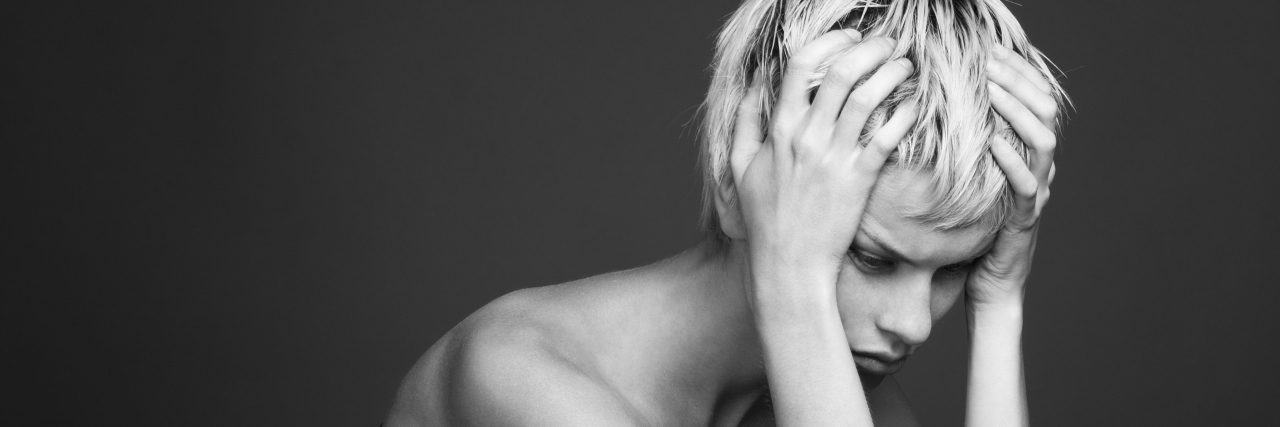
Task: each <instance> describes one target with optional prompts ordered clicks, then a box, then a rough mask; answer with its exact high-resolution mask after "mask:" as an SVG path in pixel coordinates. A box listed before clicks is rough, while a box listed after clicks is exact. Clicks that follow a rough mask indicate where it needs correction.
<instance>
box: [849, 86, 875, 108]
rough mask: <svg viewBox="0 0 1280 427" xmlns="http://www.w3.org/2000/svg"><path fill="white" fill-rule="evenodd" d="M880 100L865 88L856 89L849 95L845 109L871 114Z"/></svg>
mask: <svg viewBox="0 0 1280 427" xmlns="http://www.w3.org/2000/svg"><path fill="white" fill-rule="evenodd" d="M877 104H879V100H878V99H876V97H875V96H874V95H870V94H868V93H867V91H865V90H855V91H853V93H852V94H850V95H849V101H848V103H847V105H846V106H845V109H846V110H847V111H849V112H852V113H857V114H871V112H872V111H875V109H876V105H877Z"/></svg>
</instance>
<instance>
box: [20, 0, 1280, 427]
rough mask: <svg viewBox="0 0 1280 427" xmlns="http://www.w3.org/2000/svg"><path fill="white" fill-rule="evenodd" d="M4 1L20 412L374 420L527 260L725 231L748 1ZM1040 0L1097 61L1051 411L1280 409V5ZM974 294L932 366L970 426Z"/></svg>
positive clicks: (915, 376) (71, 418)
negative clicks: (717, 202) (708, 159)
mask: <svg viewBox="0 0 1280 427" xmlns="http://www.w3.org/2000/svg"><path fill="white" fill-rule="evenodd" d="M29 3H33V4H28V5H24V6H22V7H23V9H13V8H14V6H13V5H7V6H3V8H5V10H4V11H3V13H2V14H3V16H5V21H6V22H7V23H6V25H5V26H4V27H5V30H4V31H5V33H6V39H7V41H6V42H5V43H4V50H5V52H6V55H5V59H4V61H3V62H4V66H3V68H4V69H5V74H6V75H8V76H9V77H8V78H7V79H6V82H5V85H4V87H5V96H4V97H3V98H4V102H5V104H8V106H9V108H7V109H6V110H8V112H7V113H5V120H4V122H5V126H4V131H3V132H4V135H5V137H4V144H3V146H4V153H5V154H4V155H3V156H0V158H3V159H4V163H5V166H4V167H3V168H2V169H3V170H2V171H0V174H3V177H4V181H3V182H4V188H5V192H4V194H5V197H4V202H3V206H4V211H5V212H6V213H8V214H9V215H6V217H8V220H7V221H6V223H5V226H4V228H3V230H4V235H3V236H0V237H3V241H4V260H5V264H6V266H5V268H4V270H5V274H4V276H3V277H5V279H4V282H5V284H4V286H3V287H2V289H3V291H0V292H3V293H2V294H0V300H2V301H3V307H4V309H3V310H2V311H0V313H2V314H0V316H3V317H0V321H2V324H3V326H0V327H2V328H3V329H2V331H3V337H4V344H3V346H0V348H2V350H0V352H3V353H2V354H3V355H4V356H5V359H6V360H9V361H10V362H8V363H6V366H5V374H4V380H3V381H2V382H3V383H4V386H3V389H4V392H5V396H4V397H5V402H6V404H5V406H6V408H7V409H6V411H5V414H4V415H0V418H4V419H9V420H11V421H9V422H5V424H11V425H20V423H19V421H20V422H22V423H21V424H28V423H30V424H34V423H37V422H39V423H42V424H53V425H58V424H70V423H73V422H96V423H105V424H140V425H175V424H180V425H241V424H245V425H304V424H305V425H368V426H373V425H376V424H377V423H378V422H379V421H380V420H381V418H382V416H383V415H384V414H385V412H386V410H387V409H388V407H389V404H390V401H391V398H392V396H393V394H394V392H395V389H396V386H397V384H398V382H399V381H400V378H401V377H402V375H403V374H404V373H405V372H406V370H407V369H408V368H409V366H410V364H411V363H412V362H413V361H414V360H415V359H416V358H417V357H418V356H419V355H420V354H421V353H422V352H423V351H424V350H426V348H427V347H428V346H430V344H431V343H432V342H433V341H435V340H436V339H437V338H439V337H440V335H441V334H443V333H444V332H445V331H446V330H448V329H449V328H450V327H452V326H453V325H454V324H456V323H457V322H458V321H460V320H461V319H462V318H463V317H464V316H466V315H467V314H468V313H470V312H471V311H473V310H475V309H476V308H478V307H480V306H481V305H483V304H484V303H486V302H487V301H489V300H491V299H493V298H495V297H497V296H499V295H502V294H503V293H506V292H509V291H511V290H514V289H517V288H521V287H528V286H539V285H547V284H552V283H558V282H562V281H566V280H570V279H576V278H581V277H585V276H588V275H594V274H598V273H604V272H607V271H611V270H616V269H622V268H628V267H633V266H637V265H641V264H644V263H648V262H651V261H654V260H657V259H660V258H662V257H665V256H668V255H670V254H673V253H675V252H677V251H680V250H681V249H683V248H686V247H688V246H690V245H692V244H693V243H694V242H695V241H696V239H697V238H698V233H697V230H696V219H697V210H698V206H699V204H698V200H699V194H698V192H699V184H698V175H697V172H696V169H695V163H694V159H695V155H696V149H695V144H694V138H693V136H694V133H695V132H694V127H693V126H692V125H690V123H691V119H692V117H693V112H694V108H695V107H696V105H697V104H698V102H699V101H700V99H701V96H702V94H703V93H704V92H705V90H706V85H707V74H706V71H705V70H706V66H707V64H708V63H709V61H710V56H711V46H712V35H713V34H714V33H715V31H716V29H717V27H718V25H719V23H720V22H721V20H722V19H723V17H724V16H726V15H727V14H729V13H730V12H731V11H732V10H733V9H734V7H735V6H736V2H734V1H724V0H721V1H643V2H637V1H627V2H604V1H537V2H515V1H512V2H501V3H495V2H468V1H435V2H422V1H360V2H354V1H352V2H336V1H327V0H325V1H292V2H290V1H253V2H245V1H222V2H180V1H151V2H146V1H133V2H90V1H73V2H65V1H64V2H58V1H49V2H38V3H36V2H29ZM1255 4H1256V3H1250V2H1231V3H1205V2H1191V1H1160V2H1157V1H1126V2H1117V1H1099V0H1076V1H1056V2H1047V1H1027V2H1025V3H1024V5H1022V6H1018V5H1013V4H1010V8H1011V9H1012V10H1013V11H1014V13H1015V14H1016V15H1017V16H1018V17H1019V18H1020V19H1021V21H1022V22H1023V24H1024V26H1025V27H1026V28H1027V30H1028V32H1029V33H1030V35H1031V38H1032V41H1033V43H1035V44H1036V45H1037V46H1039V47H1040V48H1041V49H1042V50H1044V51H1045V52H1047V53H1048V54H1049V55H1050V57H1051V58H1052V59H1053V60H1054V61H1056V63H1057V64H1058V65H1059V66H1060V67H1061V68H1062V69H1063V70H1064V71H1066V76H1067V78H1066V79H1065V80H1064V82H1065V85H1066V88H1067V90H1068V92H1069V93H1070V94H1071V95H1072V96H1073V97H1074V100H1075V102H1076V106H1077V107H1078V113H1076V114H1074V117H1073V119H1072V121H1071V123H1070V124H1069V126H1068V127H1067V131H1066V137H1065V139H1064V142H1063V145H1064V149H1063V150H1062V152H1061V153H1060V155H1059V157H1058V166H1059V172H1060V173H1059V175H1058V180H1057V182H1056V183H1055V188H1054V199H1053V203H1052V204H1051V205H1050V207H1049V210H1048V213H1047V214H1046V215H1047V216H1046V219H1045V225H1044V229H1043V231H1042V233H1043V235H1042V237H1041V240H1040V247H1039V253H1038V256H1037V259H1036V271H1035V275H1034V277H1033V281H1034V282H1033V283H1032V284H1031V285H1030V286H1031V287H1030V290H1029V296H1028V314H1027V321H1026V346H1025V347H1026V366H1027V376H1028V381H1029V393H1030V398H1031V404H1032V414H1033V415H1032V416H1033V421H1035V423H1036V424H1037V425H1039V426H1058V425H1061V426H1067V425H1071V426H1077V425H1207V424H1217V425H1232V424H1244V425H1277V424H1278V423H1280V415H1278V414H1277V412H1276V411H1275V409H1274V401H1275V398H1276V397H1277V395H1278V393H1277V392H1278V391H1280V375H1278V374H1280V370H1278V369H1277V367H1276V362H1275V360H1276V359H1277V351H1276V350H1277V346H1276V344H1275V342H1274V340H1275V337H1276V336H1277V332H1280V321H1277V316H1276V314H1275V313H1276V310H1277V303H1276V301H1277V297H1280V292H1278V291H1277V287H1278V286H1280V283H1277V281H1276V279H1275V276H1276V265H1277V262H1276V259H1277V256H1278V255H1280V252H1278V251H1277V250H1276V248H1275V243H1274V242H1275V241H1276V237H1277V227H1276V225H1275V216H1276V214H1277V212H1276V207H1277V201H1276V194H1277V181H1280V180H1277V179H1276V178H1275V176H1274V175H1275V173H1276V169H1277V168H1276V163H1275V158H1276V154H1277V151H1278V150H1277V149H1276V148H1275V144H1276V137H1275V136H1274V132H1275V121H1276V120H1277V119H1276V117H1277V113H1278V112H1280V111H1278V109H1277V107H1276V99H1277V95H1280V94H1278V93H1277V83H1276V77H1275V76H1276V74H1277V72H1280V66H1278V64H1277V54H1276V52H1275V48H1274V44H1275V41H1276V40H1280V38H1278V37H1277V34H1276V30H1275V28H1276V25H1275V16H1276V14H1275V12H1276V11H1275V7H1274V6H1266V8H1267V10H1263V6H1257V5H1255ZM965 341H966V337H965V333H964V330H963V316H961V315H958V314H957V313H953V315H952V316H950V317H948V318H947V319H945V320H944V321H943V323H942V324H941V325H940V326H939V327H938V328H937V329H935V333H934V334H933V338H932V339H931V341H930V343H929V344H927V345H926V346H925V347H924V348H923V349H922V351H921V352H920V353H918V354H917V357H915V358H914V359H913V361H912V363H911V364H909V366H908V367H907V368H906V369H905V370H904V372H903V373H902V375H901V376H902V378H903V383H904V385H905V387H906V388H907V392H908V394H909V396H910V398H911V399H912V401H913V403H914V404H915V406H916V408H917V410H918V411H919V413H920V415H921V418H922V419H923V421H925V422H926V424H927V425H958V424H959V423H960V420H961V419H962V418H961V413H962V410H963V389H964V380H965V372H964V369H965V349H964V346H965Z"/></svg>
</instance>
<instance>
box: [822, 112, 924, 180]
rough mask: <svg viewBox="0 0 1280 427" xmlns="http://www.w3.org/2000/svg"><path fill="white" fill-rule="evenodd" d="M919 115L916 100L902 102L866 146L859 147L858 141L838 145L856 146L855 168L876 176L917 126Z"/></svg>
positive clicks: (867, 174)
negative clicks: (903, 139)
mask: <svg viewBox="0 0 1280 427" xmlns="http://www.w3.org/2000/svg"><path fill="white" fill-rule="evenodd" d="M919 117H920V110H919V108H917V106H916V103H915V102H909V103H905V104H902V105H900V106H898V108H897V109H896V111H894V112H893V117H890V118H889V120H888V121H886V122H885V123H884V125H883V126H881V127H880V129H878V130H876V134H875V136H873V137H871V141H868V142H867V146H866V147H865V148H864V147H858V144H856V143H854V144H841V145H840V146H838V147H855V148H854V150H855V151H854V152H853V153H852V154H853V156H854V158H855V160H854V170H857V171H858V172H859V173H860V174H862V175H864V176H868V177H872V178H874V177H875V176H876V175H879V173H880V169H881V168H883V167H884V162H885V161H886V160H888V158H889V155H890V154H892V153H893V150H896V149H897V148H898V145H899V143H900V142H901V141H902V138H903V137H905V136H906V135H907V133H908V132H911V129H912V128H914V127H915V125H916V121H917V120H919ZM838 149H843V148H838Z"/></svg>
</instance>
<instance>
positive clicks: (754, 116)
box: [729, 85, 764, 182]
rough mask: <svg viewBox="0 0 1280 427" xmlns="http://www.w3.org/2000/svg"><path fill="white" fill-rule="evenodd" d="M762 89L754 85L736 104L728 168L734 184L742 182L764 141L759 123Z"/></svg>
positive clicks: (760, 86)
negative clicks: (731, 173) (730, 170)
mask: <svg viewBox="0 0 1280 427" xmlns="http://www.w3.org/2000/svg"><path fill="white" fill-rule="evenodd" d="M763 92H764V87H763V86H762V85H756V86H754V87H752V88H751V89H750V90H748V91H747V95H746V96H744V97H743V98H742V102H741V103H739V104H738V112H737V116H736V117H735V120H734V126H733V146H732V147H730V149H729V166H730V168H732V169H733V179H734V182H742V175H743V174H744V173H746V171H747V165H749V164H751V159H753V158H755V155H756V153H758V152H759V151H760V146H761V145H762V144H763V141H764V130H763V128H762V126H761V123H760V108H761V106H760V103H761V97H762V96H763Z"/></svg>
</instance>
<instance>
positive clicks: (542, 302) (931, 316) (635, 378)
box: [386, 31, 1056, 426]
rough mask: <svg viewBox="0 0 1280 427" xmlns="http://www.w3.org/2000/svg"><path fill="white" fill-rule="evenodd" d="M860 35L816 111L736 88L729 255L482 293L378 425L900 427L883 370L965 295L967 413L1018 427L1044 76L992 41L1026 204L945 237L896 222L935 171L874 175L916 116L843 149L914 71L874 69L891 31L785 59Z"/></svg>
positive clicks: (832, 37) (1011, 169)
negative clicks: (739, 94) (766, 109)
mask: <svg viewBox="0 0 1280 427" xmlns="http://www.w3.org/2000/svg"><path fill="white" fill-rule="evenodd" d="M855 43H856V44H858V48H856V49H854V50H853V51H852V52H851V53H849V54H847V55H846V56H845V57H844V58H842V59H841V60H840V61H838V62H837V64H836V65H834V66H833V67H832V69H833V70H836V71H835V72H834V73H835V74H834V75H833V74H832V73H829V74H828V80H824V82H823V84H822V86H821V87H820V89H819V92H818V94H817V96H816V97H815V98H814V100H813V102H812V103H810V101H809V100H808V97H807V95H805V94H804V93H803V91H802V90H799V89H797V88H800V87H802V84H801V82H800V81H799V78H793V77H792V76H791V74H792V73H791V72H789V73H788V76H786V77H784V81H783V87H782V89H781V95H780V97H779V104H778V106H777V107H775V108H776V109H775V122H774V123H771V124H770V126H769V127H768V128H767V129H766V128H765V127H763V126H761V125H760V124H759V123H757V122H755V121H754V118H755V117H759V114H758V113H759V112H758V111H754V110H752V108H753V107H752V106H753V105H758V102H753V99H754V98H753V97H754V96H758V93H759V92H758V90H757V91H753V95H751V96H749V97H748V99H747V100H744V102H743V106H742V107H741V108H740V112H742V114H740V121H739V123H738V132H737V133H736V140H735V144H734V145H735V149H734V152H733V153H732V163H733V164H732V166H733V169H734V182H735V183H738V184H737V185H736V186H735V187H733V188H730V189H729V190H727V191H726V192H725V193H724V194H721V195H718V197H717V211H718V214H719V215H720V217H721V223H722V226H723V227H724V230H725V232H726V234H728V235H729V237H730V238H731V239H730V240H731V241H730V243H729V244H728V245H727V247H715V246H714V245H712V244H710V243H705V242H704V243H702V244H700V245H698V246H696V247H694V248H692V249H689V250H687V251H685V252H683V253H681V254H678V255H676V256H674V257H671V258H668V259H666V260H663V261H660V262H658V263H655V264H652V265H648V266H644V267H639V268H636V269H632V270H627V271H621V272H616V273H611V274H607V275H603V276H598V277H593V278H588V279H584V280H579V281H575V282H570V283H565V284H560V285H554V286H547V287H541V288H532V289H525V290H521V291H517V292H514V293H512V294H508V295H506V296H504V297H502V298H500V299H498V300H496V301H494V302H492V303H490V304H488V305H486V306H485V307H484V308H482V309H480V310H479V311H477V312H476V313H474V314H472V315H471V316H469V317H468V318H467V319H465V320H464V321H463V322H462V323H460V324H459V325H458V326H457V327H455V328H454V329H453V330H451V331H450V332H449V333H447V334H446V335H445V336H444V337H442V338H441V339H440V340H439V341H437V342H436V343H435V345H433V346H432V347H431V348H430V349H429V350H428V351H427V352H426V354H425V355H424V356H423V357H422V358H421V359H420V360H419V361H418V362H417V363H416V364H415V365H414V367H413V368H412V369H411V371H410V372H409V374H408V375H407V376H406V378H405V380H404V382H403V383H402V385H401V388H400V390H399V393H398V395H397V398H396V401H395V403H394V405H393V407H392V409H391V412H390V414H389V415H388V418H387V422H386V425H388V426H414V425H430V426H471V425H476V426H507V425H510V426H517V425H518V426H540V425H548V426H552V425H555V426H574V425H581V426H598V425H620V426H622V425H636V426H640V425H712V426H737V425H833V424H840V425H864V426H866V425H871V423H872V422H874V423H875V425H903V426H913V425H916V424H917V423H916V421H915V418H914V416H913V415H912V413H911V410H910V407H909V405H908V404H907V402H906V399H905V398H904V396H903V394H902V391H901V390H900V388H899V387H898V384H897V381H896V380H895V379H894V378H893V375H892V374H893V373H894V372H896V371H897V370H898V369H900V368H901V367H902V362H903V361H904V360H899V359H901V358H904V357H906V356H908V355H910V354H911V352H913V351H914V350H915V349H916V348H918V347H919V345H921V344H922V343H924V342H925V340H926V339H927V338H928V336H929V332H930V329H931V327H932V325H933V324H934V323H935V322H936V321H937V320H938V319H940V318H941V317H942V316H943V315H945V314H946V313H947V311H948V310H950V309H951V308H952V307H953V306H955V305H956V302H957V301H959V300H960V299H961V296H962V295H967V298H965V301H966V311H967V314H968V317H969V320H970V329H971V331H972V334H971V337H972V340H973V345H972V347H973V357H972V359H973V361H972V362H971V366H970V393H969V395H970V398H969V406H968V407H969V411H968V412H967V415H966V416H967V419H966V422H967V423H968V424H970V425H994V424H1000V425H1025V423H1026V409H1025V408H1026V403H1025V391H1024V386H1023V380H1022V375H1021V353H1020V335H1021V307H1022V291H1023V286H1024V284H1025V281H1026V276H1027V274H1029V272H1030V264H1031V254H1032V253H1033V251H1034V244H1035V231H1036V229H1037V227H1038V218H1039V212H1040V209H1041V208H1042V207H1043V205H1044V202H1045V201H1046V200H1047V197H1048V190H1047V188H1048V182H1049V179H1050V177H1051V175H1052V169H1053V167H1052V140H1051V139H1049V140H1046V138H1051V137H1052V136H1053V132H1052V131H1050V130H1049V129H1051V126H1052V123H1053V119H1054V117H1055V116H1056V111H1053V110H1045V109H1043V108H1046V106H1051V105H1053V104H1052V102H1051V101H1052V99H1051V98H1049V95H1048V92H1047V90H1048V89H1047V83H1046V84H1043V85H1041V84H1042V83H1044V82H1043V81H1039V82H1037V81H1036V78H1037V77H1038V74H1031V75H1032V76H1037V77H1027V75H1026V73H1027V72H1028V71H1027V70H1033V69H1032V68H1031V67H1030V65H1029V64H1026V63H1025V61H1022V60H1021V58H1018V57H1017V56H1016V55H1001V54H1000V52H993V55H992V57H993V59H994V61H996V63H994V64H993V65H992V67H990V72H991V75H992V81H993V82H994V84H995V87H994V88H993V89H992V101H993V105H994V106H995V108H996V109H997V111H998V112H999V113H1000V114H1002V115H1004V116H1005V117H1006V118H1007V119H1008V120H1009V121H1010V123H1011V124H1012V126H1013V127H1014V130H1015V131H1017V132H1018V133H1019V135H1020V136H1021V137H1022V138H1024V139H1025V140H1027V141H1028V143H1029V144H1031V145H1032V149H1033V155H1032V160H1031V162H1030V164H1028V163H1027V162H1023V161H1022V160H1021V158H1019V157H1017V155H1016V153H1014V152H1013V150H1012V148H1010V147H1008V145H1007V144H1004V145H1003V146H1002V145H1001V144H995V145H996V147H994V148H993V155H995V157H996V160H997V162H998V163H999V164H1000V166H1001V167H1002V168H1003V169H1004V170H1005V173H1006V175H1007V176H1008V177H1009V179H1010V184H1011V187H1012V188H1013V190H1014V192H1015V194H1017V195H1018V201H1017V206H1016V207H1015V212H1014V215H1013V219H1012V220H1010V221H1009V224H1008V225H1006V226H1005V227H1003V228H1002V229H1000V230H998V231H997V232H996V233H995V234H990V233H987V227H978V226H975V227H971V228H966V229H961V230H953V231H947V232H943V231H938V230H935V229H934V228H933V227H931V226H929V225H927V224H922V223H919V222H917V221H915V220H913V219H910V218H907V217H905V216H904V215H903V214H902V212H904V211H905V210H907V209H906V208H909V207H913V206H919V205H920V204H923V203H925V202H926V201H927V193H928V188H929V187H928V182H927V179H926V178H925V177H924V176H923V175H921V174H919V173H915V172H910V171H899V170H893V169H888V170H882V167H883V166H882V165H883V163H884V158H885V157H886V156H887V155H888V154H889V152H890V150H891V149H892V147H893V146H895V145H896V142H897V141H898V139H900V138H901V134H902V133H903V132H905V129H904V127H903V126H901V123H909V122H910V120H908V119H910V118H911V117H910V116H909V115H908V114H914V111H913V110H912V109H910V108H904V109H900V113H898V114H901V115H902V117H901V118H898V117H897V115H895V118H892V119H890V121H889V123H888V124H886V125H885V126H883V127H882V129H881V130H880V131H879V133H877V136H876V137H874V138H873V142H872V144H870V145H868V146H867V147H866V148H860V147H856V146H851V145H853V144H844V143H836V142H835V141H847V140H848V139H847V138H841V137H840V135H848V134H850V132H855V131H857V130H860V129H861V128H862V126H863V123H864V122H865V118H866V117H865V116H866V115H867V114H869V112H870V111H871V109H873V108H874V107H875V106H876V105H878V104H879V103H880V101H881V100H882V99H883V98H884V96H885V95H887V94H888V91H889V90H891V89H892V88H893V87H895V86H896V85H897V84H899V83H900V82H901V81H902V80H903V79H905V78H906V76H908V75H909V73H910V71H911V65H910V64H909V63H904V62H896V61H895V62H888V63H886V62H885V60H886V59H888V55H889V52H891V51H892V47H893V42H892V41H891V40H883V39H880V40H877V39H871V40H867V41H862V40H861V38H860V36H859V35H858V34H856V33H852V32H841V31H838V32H833V33H831V34H828V35H824V36H823V37H820V38H819V39H818V40H815V41H814V42H812V43H810V45H808V46H806V47H805V48H804V49H803V50H802V51H801V52H800V53H799V54H797V55H796V56H795V57H794V58H793V59H792V65H793V67H792V68H793V70H792V71H794V74H797V75H800V74H802V73H804V72H807V71H808V69H806V67H811V65H810V64H813V65H816V62H817V60H818V59H819V58H822V57H823V55H825V54H829V52H833V51H839V50H841V49H844V48H846V47H849V45H850V44H855ZM1019 61H1022V62H1021V63H1019ZM810 69H811V68H810ZM867 73H874V75H873V76H872V78H871V79H869V80H868V81H867V82H866V83H865V84H863V85H861V86H860V87H859V88H858V89H857V90H852V86H853V82H854V81H856V80H857V79H858V78H860V77H862V76H863V75H865V74H867ZM997 91H998V92H997ZM1046 99H1047V100H1049V101H1050V102H1048V103H1045V102H1043V101H1045V100H1046ZM765 393H770V395H771V396H769V397H770V399H769V400H771V402H772V411H769V410H766V409H765V408H764V405H763V401H764V400H765V399H763V397H764V396H765ZM775 416H776V418H775Z"/></svg>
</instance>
